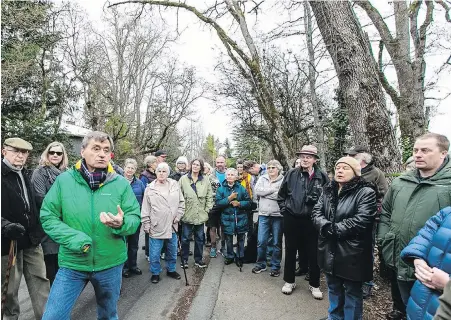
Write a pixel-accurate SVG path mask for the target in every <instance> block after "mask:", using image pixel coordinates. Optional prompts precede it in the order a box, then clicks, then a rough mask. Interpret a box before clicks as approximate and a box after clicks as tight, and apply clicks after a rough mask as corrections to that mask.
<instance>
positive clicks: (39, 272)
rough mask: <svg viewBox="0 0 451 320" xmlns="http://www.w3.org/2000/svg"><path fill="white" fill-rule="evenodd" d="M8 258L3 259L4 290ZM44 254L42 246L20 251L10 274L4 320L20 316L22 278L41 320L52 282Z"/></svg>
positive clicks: (35, 312)
mask: <svg viewBox="0 0 451 320" xmlns="http://www.w3.org/2000/svg"><path fill="white" fill-rule="evenodd" d="M8 257H9V256H3V257H2V289H3V284H4V283H5V279H6V268H7V267H8ZM45 272H46V271H45V264H44V253H43V252H42V248H41V246H37V247H31V248H28V249H23V250H19V251H18V252H17V255H16V264H15V265H14V266H12V267H11V271H10V273H9V283H8V290H7V292H6V300H5V305H4V306H3V308H4V310H3V311H4V312H5V314H4V315H3V317H2V319H4V320H13V319H14V320H17V319H18V318H19V314H20V305H19V296H18V293H19V287H20V282H21V280H22V276H23V277H24V278H25V282H26V284H27V288H28V292H29V294H30V300H31V305H32V307H33V312H34V316H35V318H36V319H41V318H42V314H43V313H44V307H45V304H46V302H47V298H48V296H49V291H50V282H49V280H47V278H46V275H45Z"/></svg>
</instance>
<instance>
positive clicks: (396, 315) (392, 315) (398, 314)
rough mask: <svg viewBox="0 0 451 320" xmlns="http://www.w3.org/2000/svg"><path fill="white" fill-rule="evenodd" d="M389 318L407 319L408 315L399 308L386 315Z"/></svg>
mask: <svg viewBox="0 0 451 320" xmlns="http://www.w3.org/2000/svg"><path fill="white" fill-rule="evenodd" d="M385 318H386V319H387V320H405V319H406V315H405V314H404V313H402V312H401V311H398V310H392V311H390V313H389V314H387V315H386V316H385Z"/></svg>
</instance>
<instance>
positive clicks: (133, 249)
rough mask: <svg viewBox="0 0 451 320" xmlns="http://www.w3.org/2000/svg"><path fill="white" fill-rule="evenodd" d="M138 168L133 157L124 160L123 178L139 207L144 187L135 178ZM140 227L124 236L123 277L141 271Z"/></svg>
mask: <svg viewBox="0 0 451 320" xmlns="http://www.w3.org/2000/svg"><path fill="white" fill-rule="evenodd" d="M137 168H138V162H137V161H136V160H135V159H131V158H129V159H126V160H125V162H124V178H125V179H127V180H128V182H129V183H130V186H131V187H132V190H133V193H134V194H135V196H136V200H138V203H139V207H140V208H141V207H142V202H143V196H144V190H146V187H145V186H144V183H142V181H141V180H139V179H137V178H136V176H135V173H136V169H137ZM140 231H141V228H140V227H139V228H138V229H137V230H136V232H135V233H134V234H132V235H129V236H127V237H126V240H127V248H128V250H127V257H128V258H127V261H125V263H124V268H123V269H122V276H123V277H124V278H128V277H130V275H131V274H136V275H141V274H142V271H141V270H140V269H139V268H138V265H137V256H138V243H139V233H140Z"/></svg>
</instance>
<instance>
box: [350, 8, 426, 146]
mask: <svg viewBox="0 0 451 320" xmlns="http://www.w3.org/2000/svg"><path fill="white" fill-rule="evenodd" d="M355 3H356V4H357V5H358V6H360V7H361V8H362V9H363V10H365V12H366V13H367V15H368V17H369V18H370V19H371V21H372V22H373V24H374V26H375V27H376V29H377V30H378V32H379V35H380V37H381V42H380V45H379V55H378V64H379V66H378V71H379V78H380V81H381V83H382V85H383V87H384V89H385V91H386V92H387V93H388V94H389V95H390V97H391V99H392V101H393V103H394V104H395V106H396V109H397V111H398V117H399V128H400V130H401V138H402V142H403V147H404V151H405V152H408V153H410V152H411V150H412V146H413V143H414V141H415V138H416V137H418V136H419V135H421V134H423V133H424V132H425V131H426V130H427V126H428V120H429V119H428V118H429V112H427V111H426V110H425V107H424V100H425V99H424V90H425V88H424V77H425V72H426V62H425V60H424V54H425V48H426V37H427V28H428V26H429V25H430V24H431V23H432V20H433V9H434V1H426V7H427V10H426V17H425V19H424V22H423V24H422V25H421V26H420V27H418V25H417V18H418V14H419V11H420V7H421V5H422V1H415V2H414V3H412V4H411V5H410V6H408V5H407V3H406V1H405V0H402V1H394V2H393V10H394V18H395V27H396V35H395V36H393V35H392V32H391V31H390V29H389V28H388V26H387V24H386V23H385V21H384V18H383V17H382V15H381V14H380V13H379V11H378V10H377V9H376V8H375V7H374V6H373V5H372V4H371V3H370V2H369V1H367V0H365V1H356V2H355ZM411 38H412V40H413V41H412V44H413V47H414V50H413V54H412V52H411V45H410V43H411V42H410V39H411ZM384 46H385V48H386V49H387V51H388V53H389V55H390V58H391V62H392V63H393V66H394V68H395V71H396V77H397V80H398V81H397V82H398V84H397V86H398V88H397V89H398V90H396V89H395V88H394V87H393V86H392V85H391V84H390V83H389V82H388V80H387V78H386V76H385V74H384V71H383V63H382V54H383V49H384ZM412 56H413V60H412Z"/></svg>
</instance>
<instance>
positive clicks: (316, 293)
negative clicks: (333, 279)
mask: <svg viewBox="0 0 451 320" xmlns="http://www.w3.org/2000/svg"><path fill="white" fill-rule="evenodd" d="M308 289H309V290H310V292H311V293H312V296H313V298H315V299H316V300H323V293H322V292H321V290H320V289H319V288H315V287H312V286H308Z"/></svg>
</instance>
